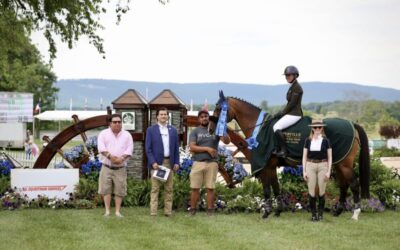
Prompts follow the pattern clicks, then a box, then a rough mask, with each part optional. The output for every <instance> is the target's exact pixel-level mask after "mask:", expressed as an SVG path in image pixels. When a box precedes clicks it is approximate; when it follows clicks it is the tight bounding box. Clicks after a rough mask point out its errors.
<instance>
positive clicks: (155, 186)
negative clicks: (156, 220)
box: [150, 159, 174, 215]
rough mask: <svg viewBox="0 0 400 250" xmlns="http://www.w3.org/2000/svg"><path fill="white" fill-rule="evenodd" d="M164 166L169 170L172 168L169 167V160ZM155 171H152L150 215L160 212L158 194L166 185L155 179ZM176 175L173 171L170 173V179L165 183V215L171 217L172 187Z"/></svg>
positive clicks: (164, 162)
mask: <svg viewBox="0 0 400 250" xmlns="http://www.w3.org/2000/svg"><path fill="white" fill-rule="evenodd" d="M163 166H164V167H167V168H170V169H172V168H171V166H170V165H169V159H166V160H164V161H163ZM153 172H154V170H151V176H152V177H151V194H150V214H151V215H157V210H158V194H159V192H160V186H161V185H162V184H163V183H164V182H162V181H160V180H157V179H155V178H153ZM173 177H174V173H173V172H172V171H171V172H170V173H169V176H168V179H167V181H166V182H165V186H164V214H166V215H171V214H172V193H173V190H172V187H173V185H174V181H173V180H174V178H173Z"/></svg>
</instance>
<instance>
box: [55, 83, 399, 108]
mask: <svg viewBox="0 0 400 250" xmlns="http://www.w3.org/2000/svg"><path fill="white" fill-rule="evenodd" d="M300 84H301V86H302V87H303V90H304V95H303V104H307V103H321V102H333V101H343V100H362V99H375V100H379V101H387V102H393V101H399V100H400V90H397V89H393V88H387V87H377V86H366V85H361V84H356V83H334V82H317V81H314V82H300ZM55 86H56V87H58V88H59V89H60V91H59V93H58V101H57V105H56V106H57V108H58V109H59V108H69V107H70V100H71V98H72V106H73V108H83V107H84V106H85V99H87V107H88V108H91V109H93V108H100V101H101V99H102V100H103V108H105V106H110V105H111V102H112V101H114V100H115V99H117V98H118V97H119V96H120V95H121V94H123V93H124V92H125V91H126V90H127V89H135V90H136V91H138V92H139V93H141V94H142V95H143V96H144V97H146V96H147V98H146V99H147V100H148V101H149V102H150V101H151V100H152V99H153V98H154V97H155V96H157V95H158V94H159V93H160V92H161V91H162V90H164V89H170V90H172V91H173V92H174V93H175V94H176V95H177V96H179V97H180V98H181V99H182V100H183V101H184V102H185V103H186V104H187V105H190V103H191V100H192V101H193V103H194V104H203V103H204V101H205V100H206V99H207V101H208V103H215V102H216V101H217V100H218V93H219V90H223V91H224V94H225V96H235V97H240V98H242V99H244V100H247V101H249V102H252V103H253V104H255V105H259V104H260V103H261V101H263V100H266V101H267V102H268V105H269V106H275V105H284V104H285V103H286V92H287V90H288V88H289V85H288V84H277V85H262V84H253V83H230V82H205V83H172V82H163V83H160V82H146V81H127V80H113V79H62V80H59V81H57V82H56V84H55Z"/></svg>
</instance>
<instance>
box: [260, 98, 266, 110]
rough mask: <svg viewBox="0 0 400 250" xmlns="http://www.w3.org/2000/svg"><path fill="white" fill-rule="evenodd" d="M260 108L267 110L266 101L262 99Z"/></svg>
mask: <svg viewBox="0 0 400 250" xmlns="http://www.w3.org/2000/svg"><path fill="white" fill-rule="evenodd" d="M260 108H261V110H262V111H267V110H268V101H266V100H262V101H261V103H260Z"/></svg>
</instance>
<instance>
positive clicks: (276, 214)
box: [274, 210, 282, 217]
mask: <svg viewBox="0 0 400 250" xmlns="http://www.w3.org/2000/svg"><path fill="white" fill-rule="evenodd" d="M281 213H282V210H276V211H275V214H274V215H275V217H279V216H281Z"/></svg>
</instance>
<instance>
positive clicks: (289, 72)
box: [273, 66, 303, 158]
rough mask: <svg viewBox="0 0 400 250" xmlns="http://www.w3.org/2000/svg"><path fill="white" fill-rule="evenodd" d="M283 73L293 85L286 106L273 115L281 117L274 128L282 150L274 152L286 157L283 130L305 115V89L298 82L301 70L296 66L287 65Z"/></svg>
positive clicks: (278, 155) (287, 96)
mask: <svg viewBox="0 0 400 250" xmlns="http://www.w3.org/2000/svg"><path fill="white" fill-rule="evenodd" d="M283 74H284V75H285V77H286V81H287V82H288V83H289V84H291V86H290V88H289V90H288V92H287V94H286V99H287V104H286V107H285V108H284V109H283V110H282V111H280V112H278V113H276V114H275V115H274V116H273V118H279V120H278V121H277V122H276V123H275V125H274V127H273V130H274V133H275V136H276V138H277V140H278V144H279V147H280V150H279V151H278V150H275V151H274V152H273V154H275V155H276V156H277V157H282V158H285V157H286V154H287V150H286V143H285V137H284V135H283V133H282V130H284V129H285V128H288V127H290V126H292V125H293V124H295V123H296V122H298V121H299V120H300V119H301V118H302V117H303V111H302V109H301V98H302V96H303V89H302V88H301V86H300V84H299V83H298V82H297V78H298V77H299V75H300V74H299V70H298V69H297V68H296V67H295V66H287V67H286V68H285V71H284V73H283Z"/></svg>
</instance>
